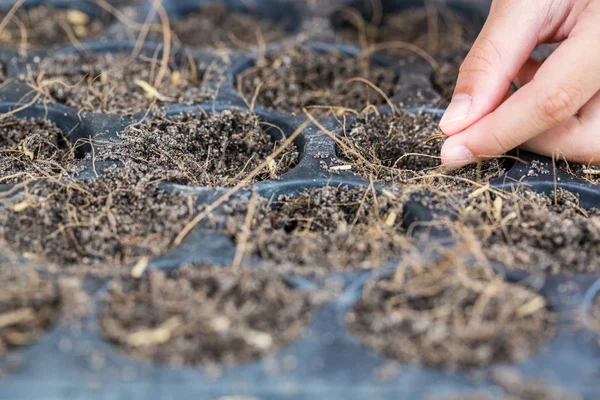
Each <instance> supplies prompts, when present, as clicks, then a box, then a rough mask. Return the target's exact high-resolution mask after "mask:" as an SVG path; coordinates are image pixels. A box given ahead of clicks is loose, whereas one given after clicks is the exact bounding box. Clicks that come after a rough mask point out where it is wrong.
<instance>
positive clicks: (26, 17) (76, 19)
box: [0, 6, 109, 47]
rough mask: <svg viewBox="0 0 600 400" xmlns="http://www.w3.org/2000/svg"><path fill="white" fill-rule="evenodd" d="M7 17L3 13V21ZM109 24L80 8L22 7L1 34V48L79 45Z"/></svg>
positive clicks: (105, 20)
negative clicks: (78, 43)
mask: <svg viewBox="0 0 600 400" xmlns="http://www.w3.org/2000/svg"><path fill="white" fill-rule="evenodd" d="M5 17H6V14H4V13H3V14H1V15H0V20H4V18H5ZM108 23H109V21H108V18H106V16H100V17H95V16H90V15H88V14H85V13H83V12H81V11H79V10H76V9H68V8H54V7H48V6H39V7H32V8H21V9H19V10H17V12H16V13H15V15H14V16H13V18H12V19H11V20H10V22H9V23H8V24H7V25H6V28H4V29H3V30H2V32H1V33H0V45H2V46H24V47H47V46H56V45H61V44H70V43H76V42H78V41H83V40H88V39H91V38H95V37H98V36H100V35H101V34H102V33H103V32H104V31H105V30H106V28H107V26H108ZM24 32H26V35H25V34H24Z"/></svg>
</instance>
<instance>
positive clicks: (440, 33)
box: [337, 6, 480, 55]
mask: <svg viewBox="0 0 600 400" xmlns="http://www.w3.org/2000/svg"><path fill="white" fill-rule="evenodd" d="M341 16H342V21H343V22H342V23H341V24H340V25H338V27H337V28H338V29H337V37H338V40H339V41H342V42H349V43H356V44H359V45H361V46H363V47H365V46H373V45H385V44H388V45H389V46H390V47H389V48H388V50H392V49H393V45H394V43H397V42H404V43H410V44H412V45H415V46H417V47H419V48H421V49H422V50H425V51H426V52H428V53H430V54H434V55H435V54H440V53H443V54H447V53H449V52H452V51H455V50H458V49H464V48H469V47H471V45H472V43H473V42H474V41H475V39H476V38H477V35H478V34H479V30H480V26H479V24H478V23H476V22H474V21H469V20H468V19H467V18H465V17H461V16H459V15H457V14H455V13H453V12H452V11H451V10H449V9H447V8H445V7H443V6H438V7H430V8H429V9H427V8H422V7H419V8H409V9H407V10H405V11H401V12H397V13H388V14H386V15H385V16H384V17H383V21H381V23H373V22H372V21H364V20H362V19H359V20H358V21H360V24H359V23H357V22H358V21H357V19H356V13H355V12H353V11H351V10H346V11H344V10H342V12H341ZM436 16H437V18H436ZM363 24H364V28H358V26H360V25H363Z"/></svg>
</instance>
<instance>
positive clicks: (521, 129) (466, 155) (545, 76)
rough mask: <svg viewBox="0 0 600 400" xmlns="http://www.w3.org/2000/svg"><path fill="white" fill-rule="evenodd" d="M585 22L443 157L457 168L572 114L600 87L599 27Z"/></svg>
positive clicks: (507, 147) (450, 144)
mask: <svg viewBox="0 0 600 400" xmlns="http://www.w3.org/2000/svg"><path fill="white" fill-rule="evenodd" d="M599 14H600V13H599ZM596 18H597V17H596V16H594V19H596ZM586 26H587V30H584V31H578V32H573V34H572V36H571V37H570V38H569V39H568V40H566V41H565V42H564V43H563V45H562V46H560V47H559V48H558V49H557V50H556V52H554V54H552V56H550V58H548V60H547V61H546V62H545V63H544V64H543V65H542V66H541V67H540V69H539V70H538V72H537V74H536V76H535V78H534V79H533V80H532V81H531V82H529V83H528V84H526V85H525V86H523V87H522V88H521V89H520V90H518V91H517V92H516V93H515V94H514V95H513V96H511V98H510V99H508V100H507V101H506V102H504V103H503V104H502V105H501V106H500V107H498V109H496V111H494V112H492V113H491V114H489V115H487V116H486V117H484V118H483V119H482V120H481V121H479V122H478V123H476V124H474V125H473V126H471V127H469V128H468V129H466V130H465V131H463V132H460V133H459V134H457V135H454V136H452V137H450V138H449V139H448V140H447V141H446V143H444V146H443V148H442V161H443V162H444V163H445V164H447V165H450V166H455V167H456V166H461V165H465V164H468V163H470V162H474V161H477V160H478V159H481V158H489V157H493V156H497V155H500V154H503V153H504V152H506V151H507V150H510V149H512V148H515V147H517V146H518V145H520V144H522V143H524V142H526V141H528V140H530V139H532V138H533V137H535V136H537V135H539V134H540V133H543V132H546V131H548V130H550V129H553V128H555V127H557V126H560V125H562V124H563V123H564V122H566V121H567V120H568V119H569V118H571V117H572V116H573V115H575V114H576V113H577V112H578V111H579V109H580V108H581V107H582V106H583V105H584V104H586V103H587V102H588V101H589V100H590V99H591V98H592V96H594V95H595V94H596V93H597V92H598V89H599V88H600V74H599V73H597V71H596V68H597V65H598V62H600V47H598V46H595V45H594V43H595V41H596V37H598V35H600V26H598V25H597V24H596V23H593V24H587V25H586ZM565 60H566V61H565Z"/></svg>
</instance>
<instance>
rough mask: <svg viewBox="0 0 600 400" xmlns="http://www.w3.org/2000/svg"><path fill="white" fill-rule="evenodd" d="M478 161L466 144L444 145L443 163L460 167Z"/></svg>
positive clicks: (452, 166)
mask: <svg viewBox="0 0 600 400" xmlns="http://www.w3.org/2000/svg"><path fill="white" fill-rule="evenodd" d="M475 161H477V159H476V158H475V157H474V156H473V153H471V151H470V150H469V149H467V148H466V147H465V146H462V145H459V146H449V147H445V146H444V147H442V163H443V164H444V165H445V166H447V167H450V168H459V167H462V166H464V165H467V164H470V163H472V162H475Z"/></svg>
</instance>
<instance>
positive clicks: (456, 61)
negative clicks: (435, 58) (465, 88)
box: [431, 53, 466, 102]
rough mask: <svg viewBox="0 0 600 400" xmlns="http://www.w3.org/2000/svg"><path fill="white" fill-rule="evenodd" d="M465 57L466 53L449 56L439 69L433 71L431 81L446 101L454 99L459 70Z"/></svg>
mask: <svg viewBox="0 0 600 400" xmlns="http://www.w3.org/2000/svg"><path fill="white" fill-rule="evenodd" d="M465 57H466V54H464V53H461V54H460V55H456V56H454V57H453V58H448V59H446V60H444V61H443V62H442V63H441V64H440V65H439V68H438V69H436V70H435V71H433V75H432V76H431V82H432V83H433V87H434V88H435V89H436V90H437V91H438V93H439V94H440V95H441V96H442V99H443V100H444V101H445V102H450V100H452V95H453V94H454V89H455V88H456V81H457V79H458V72H459V70H460V66H461V65H462V63H463V61H465Z"/></svg>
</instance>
